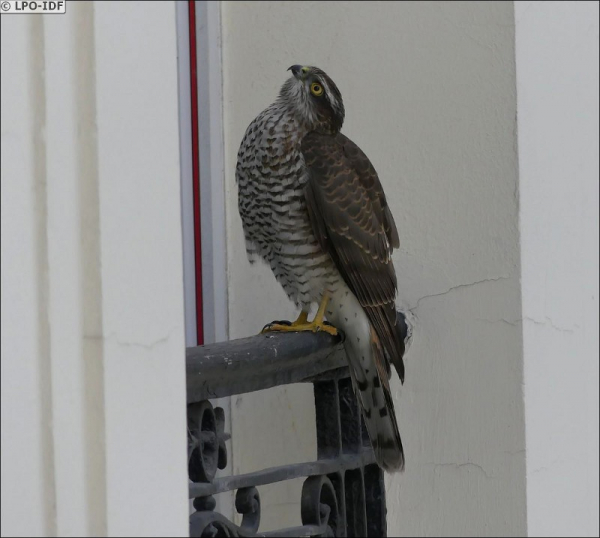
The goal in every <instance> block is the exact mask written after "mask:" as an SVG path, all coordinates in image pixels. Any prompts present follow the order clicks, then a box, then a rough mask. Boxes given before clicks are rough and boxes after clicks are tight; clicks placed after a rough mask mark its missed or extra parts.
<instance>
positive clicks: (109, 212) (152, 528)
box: [94, 1, 188, 536]
mask: <svg viewBox="0 0 600 538" xmlns="http://www.w3.org/2000/svg"><path fill="white" fill-rule="evenodd" d="M94 8H95V15H94V34H95V36H94V37H95V53H96V72H95V77H96V99H97V109H96V114H97V116H96V119H97V129H98V190H99V201H100V206H99V219H100V230H101V234H100V235H101V242H100V252H101V280H102V341H103V346H104V349H103V355H104V384H105V386H104V394H105V395H106V398H105V402H104V403H105V423H106V490H107V514H108V523H107V524H108V533H109V534H110V535H113V536H134V535H137V536H139V535H140V534H143V535H152V536H182V535H186V534H187V525H188V524H187V515H188V513H187V501H186V499H187V468H186V459H185V458H186V418H185V368H184V365H185V344H184V321H183V312H184V308H183V280H182V275H183V270H182V250H181V205H180V204H181V202H180V170H179V127H178V103H177V98H178V91H177V39H176V21H175V3H174V2H149V3H144V5H143V7H142V6H140V4H138V3H137V2H113V1H111V2H96V3H94Z"/></svg>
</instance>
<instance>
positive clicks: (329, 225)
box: [302, 132, 404, 382]
mask: <svg viewBox="0 0 600 538" xmlns="http://www.w3.org/2000/svg"><path fill="white" fill-rule="evenodd" d="M302 153H303V155H304V159H305V163H306V166H307V167H308V170H309V180H308V182H307V184H306V187H305V194H306V201H307V207H308V213H309V217H310V221H311V224H312V228H313V232H314V234H315V236H316V237H317V240H318V241H319V243H320V244H321V247H322V248H323V249H324V250H325V251H326V252H329V254H330V255H331V257H332V258H333V260H334V262H335V264H336V267H337V269H338V271H339V272H340V274H341V275H342V277H343V278H344V281H345V282H346V284H347V285H348V287H349V288H350V289H351V290H352V292H353V293H354V294H355V295H356V297H357V299H358V300H359V302H360V304H361V305H362V307H363V308H364V310H365V312H366V313H367V316H368V318H369V321H370V322H371V324H372V326H373V328H374V329H375V332H376V334H377V336H378V337H379V339H380V341H381V345H382V346H383V349H384V351H385V356H386V357H387V360H388V361H391V362H392V364H393V365H394V367H395V368H396V371H397V372H398V376H399V377H400V380H401V381H402V382H404V361H403V355H404V339H403V335H402V334H401V332H400V329H399V327H398V326H397V324H396V308H395V297H396V291H397V282H396V273H395V272H394V265H393V263H392V259H391V254H392V250H393V249H394V248H397V247H398V246H399V243H400V242H399V239H398V231H397V229H396V224H395V222H394V218H393V216H392V214H391V212H390V210H389V208H388V205H387V201H386V198H385V194H384V192H383V187H382V186H381V182H380V181H379V177H378V176H377V172H376V171H375V168H374V167H373V165H372V164H371V162H370V161H369V159H368V157H367V156H366V155H365V154H364V152H363V151H362V150H361V149H360V148H359V147H358V146H357V145H356V144H355V143H354V142H352V141H351V140H350V139H349V138H347V137H346V136H344V135H343V134H341V133H337V134H335V135H327V134H320V133H316V132H312V133H309V134H308V135H307V136H305V137H304V139H303V141H302ZM385 370H386V371H387V372H388V376H389V364H388V363H387V361H386V365H385Z"/></svg>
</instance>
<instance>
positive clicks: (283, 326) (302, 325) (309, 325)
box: [261, 315, 338, 336]
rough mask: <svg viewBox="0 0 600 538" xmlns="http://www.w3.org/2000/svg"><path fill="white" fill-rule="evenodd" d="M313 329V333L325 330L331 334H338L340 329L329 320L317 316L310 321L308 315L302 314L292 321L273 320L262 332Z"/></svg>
mask: <svg viewBox="0 0 600 538" xmlns="http://www.w3.org/2000/svg"><path fill="white" fill-rule="evenodd" d="M304 331H311V332H313V333H316V332H321V331H324V332H326V333H328V334H330V335H331V336H337V335H338V330H337V329H336V328H335V327H334V326H333V325H332V324H331V323H329V322H328V321H324V320H320V322H319V320H318V319H317V318H315V319H314V320H313V321H311V322H308V321H307V318H306V316H302V315H300V317H299V318H298V319H297V320H296V321H294V322H293V323H290V322H289V321H285V320H284V321H273V322H271V323H267V324H266V325H265V326H264V327H263V330H262V331H261V334H264V333H268V332H294V333H295V332H304Z"/></svg>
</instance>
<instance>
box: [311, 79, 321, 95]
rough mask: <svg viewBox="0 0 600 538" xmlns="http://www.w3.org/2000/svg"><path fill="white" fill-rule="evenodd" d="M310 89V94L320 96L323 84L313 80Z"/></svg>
mask: <svg viewBox="0 0 600 538" xmlns="http://www.w3.org/2000/svg"><path fill="white" fill-rule="evenodd" d="M310 91H311V92H312V94H313V95H314V96H316V97H320V96H321V95H323V86H321V85H320V84H317V83H316V82H313V83H312V84H311V85H310Z"/></svg>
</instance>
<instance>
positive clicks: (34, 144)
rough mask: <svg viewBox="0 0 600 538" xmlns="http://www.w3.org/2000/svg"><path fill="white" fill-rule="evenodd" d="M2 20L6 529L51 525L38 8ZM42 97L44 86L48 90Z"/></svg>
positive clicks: (47, 529) (16, 532)
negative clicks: (35, 10)
mask: <svg viewBox="0 0 600 538" xmlns="http://www.w3.org/2000/svg"><path fill="white" fill-rule="evenodd" d="M0 20H1V21H2V22H1V24H2V32H1V33H2V45H1V47H0V50H1V51H2V62H1V64H2V76H1V79H2V114H1V115H0V117H1V122H2V123H1V125H2V136H1V137H0V140H1V143H2V147H1V153H2V177H1V180H0V184H1V185H2V209H1V215H2V256H1V259H2V271H1V273H2V339H1V341H2V360H1V365H2V372H1V377H2V470H1V477H2V518H1V522H2V523H1V527H2V531H1V532H2V536H40V535H44V534H51V533H54V532H55V524H54V520H55V519H54V510H53V504H54V482H53V465H52V442H51V431H50V420H51V413H50V407H49V406H50V404H51V394H50V385H49V384H48V383H47V375H48V373H49V364H48V360H49V339H48V318H47V315H46V314H47V312H46V308H47V281H46V279H45V277H44V274H45V269H46V267H47V261H46V240H45V222H44V220H45V219H44V213H45V209H44V208H45V203H46V202H45V188H44V185H45V159H44V144H43V140H42V129H43V118H42V116H41V113H40V112H41V111H40V107H42V106H43V104H42V99H41V98H40V91H41V90H40V77H41V72H42V68H43V36H41V35H39V29H40V27H41V24H40V23H41V20H40V19H39V18H38V17H32V16H29V17H24V16H17V15H7V16H4V15H3V16H2V17H1V18H0ZM42 97H43V95H42Z"/></svg>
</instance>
